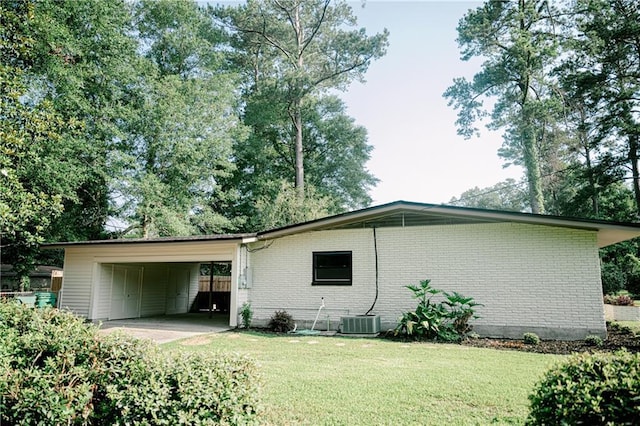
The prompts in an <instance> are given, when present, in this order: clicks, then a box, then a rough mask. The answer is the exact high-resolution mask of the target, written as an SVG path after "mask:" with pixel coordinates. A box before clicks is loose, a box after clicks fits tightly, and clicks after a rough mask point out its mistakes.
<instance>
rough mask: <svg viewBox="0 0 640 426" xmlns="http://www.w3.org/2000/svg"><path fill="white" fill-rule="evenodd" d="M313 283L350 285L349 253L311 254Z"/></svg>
mask: <svg viewBox="0 0 640 426" xmlns="http://www.w3.org/2000/svg"><path fill="white" fill-rule="evenodd" d="M313 282H314V283H320V284H322V283H327V284H329V283H339V284H350V283H351V252H350V251H347V252H316V253H313Z"/></svg>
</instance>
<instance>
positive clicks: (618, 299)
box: [604, 294, 635, 306]
mask: <svg viewBox="0 0 640 426" xmlns="http://www.w3.org/2000/svg"><path fill="white" fill-rule="evenodd" d="M604 303H607V304H609V305H618V306H633V305H634V304H635V302H634V300H633V299H632V298H631V297H629V296H627V295H626V294H622V295H620V296H610V295H606V296H604Z"/></svg>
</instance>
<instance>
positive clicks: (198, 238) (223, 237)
mask: <svg viewBox="0 0 640 426" xmlns="http://www.w3.org/2000/svg"><path fill="white" fill-rule="evenodd" d="M255 236H256V234H255V233H245V234H214V235H191V236H187V237H157V238H118V239H112V240H93V241H70V242H61V243H45V244H42V248H45V249H56V248H65V247H70V246H83V245H84V246H91V245H103V244H149V243H185V242H206V241H226V242H230V241H234V240H235V241H237V242H238V243H242V242H243V241H245V240H246V239H253V238H255Z"/></svg>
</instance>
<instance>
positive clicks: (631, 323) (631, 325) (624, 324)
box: [615, 321, 640, 335]
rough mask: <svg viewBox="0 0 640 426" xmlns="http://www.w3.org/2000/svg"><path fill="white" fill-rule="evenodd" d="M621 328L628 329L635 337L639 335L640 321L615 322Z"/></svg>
mask: <svg viewBox="0 0 640 426" xmlns="http://www.w3.org/2000/svg"><path fill="white" fill-rule="evenodd" d="M615 323H617V324H618V325H620V326H622V327H629V328H630V329H631V331H633V332H634V334H636V335H640V321H615Z"/></svg>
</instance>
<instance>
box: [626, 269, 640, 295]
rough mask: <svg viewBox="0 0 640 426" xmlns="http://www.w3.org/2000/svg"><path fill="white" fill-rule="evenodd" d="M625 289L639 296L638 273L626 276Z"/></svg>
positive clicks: (639, 277) (639, 279) (639, 275)
mask: <svg viewBox="0 0 640 426" xmlns="http://www.w3.org/2000/svg"><path fill="white" fill-rule="evenodd" d="M625 288H626V289H627V291H628V292H629V293H630V294H632V295H633V296H635V297H640V274H638V273H634V274H632V275H629V276H627V285H626V286H625Z"/></svg>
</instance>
